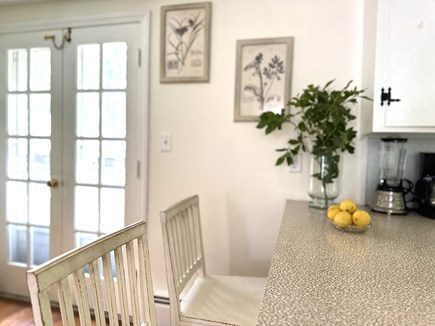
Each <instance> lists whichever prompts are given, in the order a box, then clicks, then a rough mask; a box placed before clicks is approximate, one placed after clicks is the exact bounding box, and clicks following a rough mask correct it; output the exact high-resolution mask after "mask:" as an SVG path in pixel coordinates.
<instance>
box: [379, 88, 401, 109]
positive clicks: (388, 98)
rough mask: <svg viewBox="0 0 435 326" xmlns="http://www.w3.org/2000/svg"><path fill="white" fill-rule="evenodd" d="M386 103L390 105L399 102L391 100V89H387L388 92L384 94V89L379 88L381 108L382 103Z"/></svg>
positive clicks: (394, 99) (398, 100) (396, 99)
mask: <svg viewBox="0 0 435 326" xmlns="http://www.w3.org/2000/svg"><path fill="white" fill-rule="evenodd" d="M385 101H387V105H390V104H391V102H400V99H399V98H391V87H388V92H387V93H385V91H384V88H383V87H382V88H381V106H383V105H384V102H385Z"/></svg>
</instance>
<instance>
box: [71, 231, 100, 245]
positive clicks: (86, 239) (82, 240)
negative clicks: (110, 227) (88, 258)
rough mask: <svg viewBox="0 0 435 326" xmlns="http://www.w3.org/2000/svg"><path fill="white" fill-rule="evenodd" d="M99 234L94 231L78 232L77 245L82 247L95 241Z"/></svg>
mask: <svg viewBox="0 0 435 326" xmlns="http://www.w3.org/2000/svg"><path fill="white" fill-rule="evenodd" d="M97 237H98V236H97V235H96V234H94V233H84V232H77V233H76V246H77V247H81V246H84V245H86V244H88V243H90V242H91V241H94V240H95V239H97Z"/></svg>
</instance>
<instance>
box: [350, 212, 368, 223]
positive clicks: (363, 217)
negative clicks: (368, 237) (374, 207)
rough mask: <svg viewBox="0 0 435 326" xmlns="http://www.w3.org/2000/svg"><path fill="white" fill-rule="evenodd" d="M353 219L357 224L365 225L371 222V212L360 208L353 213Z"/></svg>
mask: <svg viewBox="0 0 435 326" xmlns="http://www.w3.org/2000/svg"><path fill="white" fill-rule="evenodd" d="M352 221H353V224H355V225H358V226H365V225H368V224H370V221H371V217H370V214H369V213H367V212H366V211H363V210H360V209H359V210H357V211H356V212H355V213H353V215H352Z"/></svg>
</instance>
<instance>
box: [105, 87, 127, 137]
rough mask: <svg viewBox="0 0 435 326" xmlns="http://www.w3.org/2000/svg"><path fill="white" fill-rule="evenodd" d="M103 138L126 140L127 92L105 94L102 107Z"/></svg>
mask: <svg viewBox="0 0 435 326" xmlns="http://www.w3.org/2000/svg"><path fill="white" fill-rule="evenodd" d="M102 119H103V122H102V129H103V137H107V138H125V135H126V97H125V92H110V93H109V92H104V93H103V106H102Z"/></svg>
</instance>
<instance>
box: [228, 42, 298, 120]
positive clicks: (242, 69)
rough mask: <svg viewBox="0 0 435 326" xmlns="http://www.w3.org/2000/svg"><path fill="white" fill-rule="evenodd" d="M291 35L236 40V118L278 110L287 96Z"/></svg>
mask: <svg viewBox="0 0 435 326" xmlns="http://www.w3.org/2000/svg"><path fill="white" fill-rule="evenodd" d="M292 44H293V43H292V38H279V39H265V40H247V41H239V42H238V56H237V75H236V83H237V85H236V104H235V106H236V107H235V120H236V121H258V117H259V116H260V115H261V114H262V113H263V112H268V111H271V112H276V113H278V112H281V110H282V109H283V108H284V107H285V104H286V102H287V101H288V100H289V96H290V78H291V55H292Z"/></svg>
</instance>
